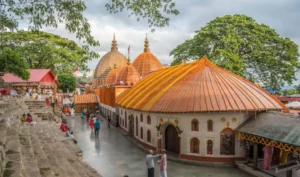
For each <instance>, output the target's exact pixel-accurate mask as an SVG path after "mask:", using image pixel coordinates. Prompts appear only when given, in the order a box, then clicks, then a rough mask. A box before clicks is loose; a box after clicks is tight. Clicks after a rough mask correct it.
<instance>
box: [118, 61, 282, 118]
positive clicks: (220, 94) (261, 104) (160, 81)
mask: <svg viewBox="0 0 300 177" xmlns="http://www.w3.org/2000/svg"><path fill="white" fill-rule="evenodd" d="M117 104H118V105H119V106H121V107H125V108H129V109H135V110H141V111H151V112H169V113H175V112H209V111H262V110H282V109H287V108H286V107H285V106H284V105H283V104H282V103H281V102H280V101H279V100H278V99H277V98H275V97H273V96H272V95H270V94H269V93H268V92H266V91H265V90H263V89H262V88H260V87H258V86H256V85H255V84H254V83H252V82H250V81H248V80H246V79H244V78H243V77H241V76H238V75H236V74H234V73H232V72H230V71H227V70H225V69H222V68H220V67H218V66H216V65H215V64H213V63H212V62H211V61H209V60H208V59H207V58H206V57H203V58H202V59H200V60H197V61H195V62H191V63H188V64H183V65H177V66H173V67H169V68H164V69H161V70H158V71H156V72H154V73H153V74H151V75H150V76H147V77H146V78H144V79H143V80H141V81H140V82H139V83H137V84H136V85H135V86H133V88H131V89H130V90H128V92H126V93H125V94H124V95H122V97H120V98H118V100H117Z"/></svg>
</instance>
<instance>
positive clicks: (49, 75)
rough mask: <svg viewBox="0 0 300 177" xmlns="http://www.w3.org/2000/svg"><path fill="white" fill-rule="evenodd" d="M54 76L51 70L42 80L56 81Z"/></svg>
mask: <svg viewBox="0 0 300 177" xmlns="http://www.w3.org/2000/svg"><path fill="white" fill-rule="evenodd" d="M54 79H55V78H54V76H53V75H52V74H51V72H48V74H46V75H45V76H44V77H43V78H42V80H41V82H53V81H54Z"/></svg>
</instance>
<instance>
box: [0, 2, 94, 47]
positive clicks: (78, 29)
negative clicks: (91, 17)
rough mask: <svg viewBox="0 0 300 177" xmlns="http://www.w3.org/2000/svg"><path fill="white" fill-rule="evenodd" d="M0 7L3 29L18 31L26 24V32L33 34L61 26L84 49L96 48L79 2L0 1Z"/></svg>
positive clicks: (82, 3) (82, 5)
mask: <svg viewBox="0 0 300 177" xmlns="http://www.w3.org/2000/svg"><path fill="white" fill-rule="evenodd" d="M0 5H1V7H2V8H1V11H0V20H1V22H2V25H1V28H2V29H3V28H8V29H18V26H19V21H20V20H22V21H25V22H27V23H28V25H29V26H28V29H30V30H33V31H37V30H39V29H41V28H42V27H43V26H47V27H54V28H57V26H58V25H59V24H60V23H63V24H64V25H65V29H66V30H68V31H69V32H71V33H74V34H75V35H76V37H77V38H78V39H80V40H82V41H83V42H85V43H86V44H87V45H90V46H97V45H99V42H98V41H96V40H95V39H94V37H93V36H92V35H91V28H90V24H89V23H88V20H87V19H86V18H85V17H84V16H83V12H84V11H85V10H86V6H85V4H84V1H82V0H75V1H73V0H55V1H54V0H1V1H0Z"/></svg>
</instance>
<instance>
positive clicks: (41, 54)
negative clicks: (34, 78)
mask: <svg viewBox="0 0 300 177" xmlns="http://www.w3.org/2000/svg"><path fill="white" fill-rule="evenodd" d="M2 38H3V44H2V45H3V46H4V47H5V48H11V49H13V51H14V52H15V53H16V55H19V56H20V58H21V59H23V60H24V61H26V62H27V63H28V66H29V67H30V68H47V69H51V70H52V71H53V72H54V73H59V72H61V73H73V72H74V69H75V68H76V66H78V67H79V68H80V70H81V71H88V66H87V61H90V60H92V59H93V58H97V57H99V55H98V54H97V53H96V52H93V51H89V49H88V48H81V47H79V46H78V45H77V44H76V43H75V42H74V41H72V40H69V39H66V38H62V37H60V36H58V35H54V34H51V33H46V32H42V31H40V32H31V31H18V32H5V33H4V34H3V36H2Z"/></svg>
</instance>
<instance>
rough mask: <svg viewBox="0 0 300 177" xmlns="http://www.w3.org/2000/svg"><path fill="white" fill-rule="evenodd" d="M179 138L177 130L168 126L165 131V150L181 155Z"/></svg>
mask: <svg viewBox="0 0 300 177" xmlns="http://www.w3.org/2000/svg"><path fill="white" fill-rule="evenodd" d="M179 143H180V142H179V137H178V133H177V130H176V128H175V127H174V126H173V125H168V126H167V128H166V131H165V148H166V150H167V151H170V152H174V153H176V154H179V147H180V146H179Z"/></svg>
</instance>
